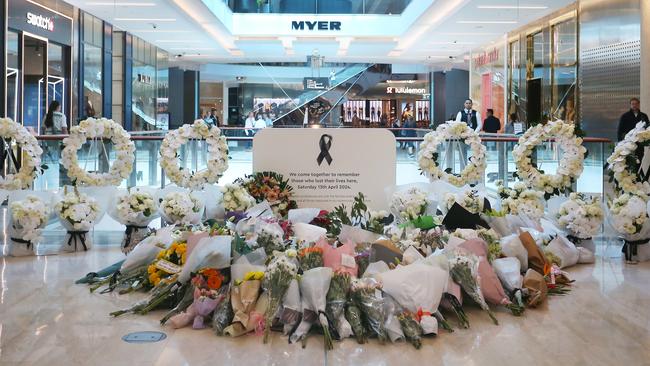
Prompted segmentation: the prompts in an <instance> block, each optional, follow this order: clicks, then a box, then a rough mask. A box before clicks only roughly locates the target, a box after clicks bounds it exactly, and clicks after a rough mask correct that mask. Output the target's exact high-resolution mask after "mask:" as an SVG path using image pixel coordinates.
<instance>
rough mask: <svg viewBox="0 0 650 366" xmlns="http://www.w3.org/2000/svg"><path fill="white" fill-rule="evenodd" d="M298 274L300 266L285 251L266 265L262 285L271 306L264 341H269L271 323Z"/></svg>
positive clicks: (265, 318)
mask: <svg viewBox="0 0 650 366" xmlns="http://www.w3.org/2000/svg"><path fill="white" fill-rule="evenodd" d="M297 274H298V267H297V266H296V264H295V261H293V260H291V259H290V258H289V257H288V256H287V255H286V254H285V253H279V252H278V253H276V255H275V256H274V257H273V259H271V262H270V263H269V265H268V266H267V267H266V273H265V274H264V282H263V283H262V285H263V288H264V290H265V291H266V293H267V294H268V297H269V306H268V307H267V309H266V314H264V343H266V342H267V341H268V337H269V332H270V330H271V324H272V323H273V320H274V319H275V315H276V313H277V312H278V309H279V308H280V304H281V302H282V299H283V298H284V295H285V294H286V292H287V290H288V289H289V285H290V284H291V281H292V280H293V279H294V278H295V277H296V275H297Z"/></svg>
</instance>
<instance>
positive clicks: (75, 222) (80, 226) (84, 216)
mask: <svg viewBox="0 0 650 366" xmlns="http://www.w3.org/2000/svg"><path fill="white" fill-rule="evenodd" d="M54 210H55V211H56V213H57V214H58V215H59V219H60V221H61V225H62V226H63V228H64V229H66V236H65V239H64V240H63V250H64V251H77V250H82V249H83V250H84V251H86V250H88V249H90V248H91V247H92V237H93V236H92V234H91V233H90V231H91V230H92V228H93V226H94V225H95V223H96V222H97V220H98V219H99V216H100V207H99V204H98V203H97V201H96V200H95V199H93V198H91V197H90V196H88V195H86V194H84V193H79V192H78V191H77V190H74V191H73V192H69V193H65V194H64V196H63V197H62V198H61V201H60V202H59V203H58V204H57V205H56V206H55V208H54Z"/></svg>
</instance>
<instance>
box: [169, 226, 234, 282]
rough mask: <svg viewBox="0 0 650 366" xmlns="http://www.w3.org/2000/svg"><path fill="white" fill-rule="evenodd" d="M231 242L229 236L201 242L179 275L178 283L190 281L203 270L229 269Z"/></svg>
mask: <svg viewBox="0 0 650 366" xmlns="http://www.w3.org/2000/svg"><path fill="white" fill-rule="evenodd" d="M231 241H232V237H231V236H229V235H224V236H211V237H207V238H203V239H201V240H199V242H198V244H197V245H196V247H194V249H193V250H192V251H191V252H190V254H189V256H188V257H187V262H186V263H185V265H183V269H182V270H181V272H180V274H179V275H178V281H179V282H180V283H185V282H187V281H189V280H190V278H191V276H192V273H194V272H196V271H198V270H199V269H201V268H216V269H223V268H228V267H229V266H230V254H231V248H230V243H231Z"/></svg>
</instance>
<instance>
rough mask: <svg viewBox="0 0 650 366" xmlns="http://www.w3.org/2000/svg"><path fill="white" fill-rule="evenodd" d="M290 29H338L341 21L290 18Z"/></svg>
mask: <svg viewBox="0 0 650 366" xmlns="http://www.w3.org/2000/svg"><path fill="white" fill-rule="evenodd" d="M291 29H292V30H310V31H313V30H316V31H326V30H330V31H340V30H341V22H330V21H324V20H319V21H313V22H310V21H303V20H292V21H291Z"/></svg>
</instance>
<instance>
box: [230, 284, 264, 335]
mask: <svg viewBox="0 0 650 366" xmlns="http://www.w3.org/2000/svg"><path fill="white" fill-rule="evenodd" d="M263 278H264V272H248V273H246V275H244V278H243V280H242V281H241V282H240V283H238V284H235V286H233V287H232V289H231V292H230V301H231V303H232V309H233V313H234V316H233V319H232V324H230V325H229V326H228V327H227V328H226V329H224V334H227V335H229V336H231V337H239V336H241V335H244V334H246V333H248V332H251V331H253V330H254V329H255V326H256V325H257V324H255V323H256V322H255V320H254V319H253V318H252V317H251V315H252V314H251V313H252V312H253V310H255V305H256V303H257V299H258V297H259V292H260V288H261V285H262V279H263Z"/></svg>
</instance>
